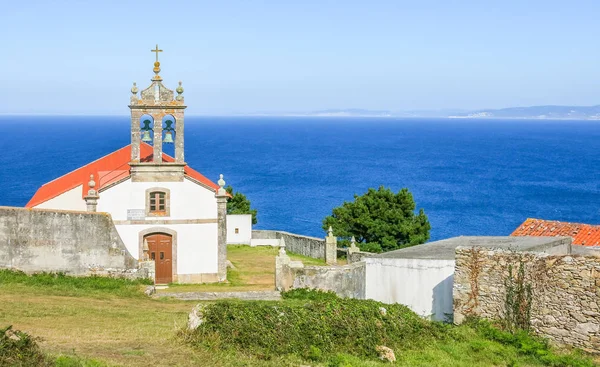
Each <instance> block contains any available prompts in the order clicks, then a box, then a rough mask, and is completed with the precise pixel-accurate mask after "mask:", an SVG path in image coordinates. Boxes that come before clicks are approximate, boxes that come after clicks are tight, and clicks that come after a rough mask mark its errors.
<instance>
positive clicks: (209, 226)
mask: <svg viewBox="0 0 600 367" xmlns="http://www.w3.org/2000/svg"><path fill="white" fill-rule="evenodd" d="M115 227H116V228H117V231H118V232H119V235H120V236H121V239H122V240H123V243H125V246H126V247H127V250H129V252H130V253H131V255H132V256H133V257H135V258H136V259H139V258H140V253H139V246H140V245H139V234H140V232H141V231H143V230H145V229H148V228H156V227H158V228H161V227H162V228H168V229H170V230H173V231H175V232H177V274H200V273H216V272H217V265H218V263H217V255H218V254H217V249H218V246H217V235H218V233H217V223H206V224H168V225H153V224H121V225H116V226H115Z"/></svg>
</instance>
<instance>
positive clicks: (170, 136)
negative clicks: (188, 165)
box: [162, 115, 176, 157]
mask: <svg viewBox="0 0 600 367" xmlns="http://www.w3.org/2000/svg"><path fill="white" fill-rule="evenodd" d="M175 124H176V119H175V116H173V115H165V116H164V117H163V119H162V127H163V128H162V130H163V136H162V138H163V140H162V142H163V152H164V153H166V154H168V155H170V156H171V157H175Z"/></svg>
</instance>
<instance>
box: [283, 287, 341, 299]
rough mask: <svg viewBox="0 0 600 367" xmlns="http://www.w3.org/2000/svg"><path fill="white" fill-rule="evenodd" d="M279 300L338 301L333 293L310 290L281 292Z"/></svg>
mask: <svg viewBox="0 0 600 367" xmlns="http://www.w3.org/2000/svg"><path fill="white" fill-rule="evenodd" d="M281 298H283V299H303V300H311V301H335V300H339V299H340V298H339V297H338V295H337V294H335V292H332V291H322V290H320V289H310V288H295V289H291V290H289V291H285V292H281Z"/></svg>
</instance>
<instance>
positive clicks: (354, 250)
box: [348, 236, 360, 254]
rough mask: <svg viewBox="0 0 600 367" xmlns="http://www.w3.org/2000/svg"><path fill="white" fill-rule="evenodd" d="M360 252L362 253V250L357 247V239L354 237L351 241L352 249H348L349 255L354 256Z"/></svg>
mask: <svg viewBox="0 0 600 367" xmlns="http://www.w3.org/2000/svg"><path fill="white" fill-rule="evenodd" d="M358 251H360V249H359V248H358V247H357V246H356V238H354V236H352V238H351V239H350V247H349V248H348V254H352V253H354V252H358Z"/></svg>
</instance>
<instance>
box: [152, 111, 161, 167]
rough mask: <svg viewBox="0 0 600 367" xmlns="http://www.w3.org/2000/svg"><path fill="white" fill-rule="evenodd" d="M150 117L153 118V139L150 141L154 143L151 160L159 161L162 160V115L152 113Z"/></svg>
mask: <svg viewBox="0 0 600 367" xmlns="http://www.w3.org/2000/svg"><path fill="white" fill-rule="evenodd" d="M152 118H153V119H154V128H153V129H154V139H153V140H152V143H153V144H154V150H153V154H152V160H153V161H154V163H161V162H162V140H163V136H162V135H163V134H162V133H163V128H162V125H163V122H162V116H161V115H154V114H153V115H152Z"/></svg>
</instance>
